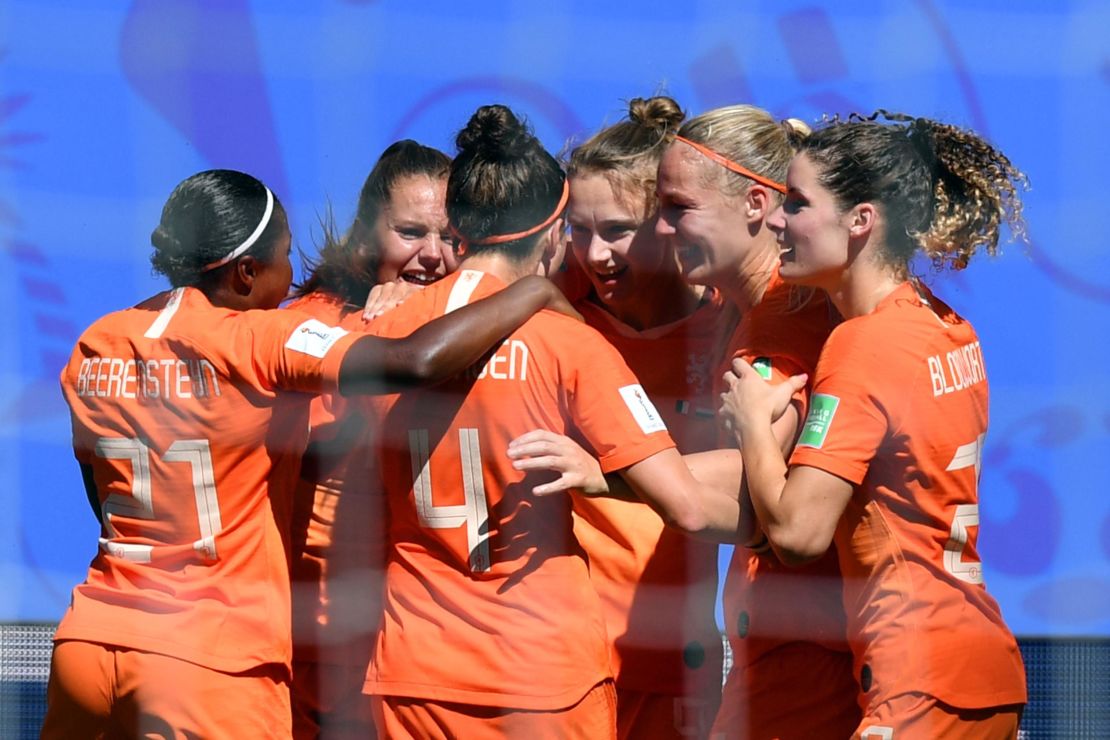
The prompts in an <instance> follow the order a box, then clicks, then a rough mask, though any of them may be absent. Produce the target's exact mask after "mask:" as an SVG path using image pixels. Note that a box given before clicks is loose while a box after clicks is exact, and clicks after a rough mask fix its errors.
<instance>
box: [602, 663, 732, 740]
mask: <svg viewBox="0 0 1110 740" xmlns="http://www.w3.org/2000/svg"><path fill="white" fill-rule="evenodd" d="M718 678H719V677H718ZM719 700H720V696H719V695H718V696H697V697H695V696H689V695H687V696H675V695H673V694H653V693H649V692H645V691H627V690H621V689H617V738H618V739H619V740H685V739H687V738H705V737H708V736H709V729H710V727H712V726H713V717H714V716H715V715H716V714H717V705H718V702H719Z"/></svg>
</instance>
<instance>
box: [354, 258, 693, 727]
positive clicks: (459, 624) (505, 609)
mask: <svg viewBox="0 0 1110 740" xmlns="http://www.w3.org/2000/svg"><path fill="white" fill-rule="evenodd" d="M502 287H503V283H502V282H501V281H499V280H498V279H496V278H495V277H493V276H490V275H485V274H484V273H481V272H477V271H474V270H462V271H460V272H458V273H455V274H454V275H450V276H448V277H447V278H445V279H444V280H441V281H440V282H438V283H435V284H434V285H431V286H429V287H427V288H425V289H424V291H423V292H421V293H420V294H419V295H415V296H412V297H411V298H409V299H408V300H407V301H406V302H405V303H404V304H402V305H401V306H399V307H398V308H396V309H395V310H393V311H392V312H390V313H388V314H386V315H385V316H383V317H382V318H381V319H379V322H380V323H379V324H378V325H377V326H378V328H379V330H380V331H382V332H383V334H384V335H386V336H397V335H401V334H407V333H408V332H410V331H412V330H413V329H414V328H416V327H418V326H420V325H422V324H424V323H426V322H428V321H430V320H431V319H433V318H435V317H437V316H441V315H443V314H444V313H446V312H449V311H451V310H453V309H454V308H456V307H458V306H461V305H465V304H466V303H469V302H470V301H472V300H477V299H479V298H482V297H484V296H487V295H490V294H492V293H494V292H496V291H498V290H499V289H501V288H502ZM380 429H381V435H382V437H383V452H382V456H381V458H382V459H381V470H382V480H383V483H384V486H385V490H386V495H387V497H388V499H389V513H390V557H389V562H388V565H387V570H386V592H385V614H384V617H383V621H382V629H381V633H380V635H379V638H378V642H377V646H376V650H375V655H374V659H373V661H372V662H371V665H370V670H369V671H368V675H367V682H366V686H365V691H366V692H367V693H370V694H378V695H389V696H409V697H416V698H424V699H431V700H435V701H442V702H459V703H464V704H479V705H491V706H502V707H513V708H517V709H537V710H551V709H560V708H564V707H568V706H571V705H573V704H575V703H576V702H577V701H578V700H579V699H581V698H582V697H583V696H584V695H585V694H586V693H587V692H588V691H590V689H591V688H592V687H594V686H596V685H597V684H598V683H599V682H601V681H603V680H605V679H606V678H607V677H609V676H610V675H611V672H610V667H609V656H608V648H607V641H606V636H605V625H604V620H603V617H602V613H601V605H600V602H599V600H598V597H597V594H596V593H595V592H594V590H593V586H592V585H591V583H590V579H589V574H588V572H587V564H586V559H585V556H584V553H583V551H582V548H581V546H580V545H579V544H578V541H577V540H576V539H575V538H574V535H573V532H572V521H571V500H570V497H569V496H564V495H556V496H546V497H535V496H533V495H532V493H531V489H532V487H533V486H535V485H537V484H538V483H539V482H540V481H541V480H542V479H543V478H544V476H541V475H528V476H525V475H524V474H523V473H520V472H519V471H517V470H515V469H514V468H513V467H512V463H511V460H510V459H509V457H508V455H507V454H506V450H507V449H508V446H509V442H510V441H511V440H513V439H515V438H516V437H518V436H520V435H521V434H524V433H525V432H528V431H531V430H533V429H549V430H552V431H555V432H559V433H564V434H573V435H575V436H576V437H577V438H580V439H583V440H584V441H585V443H586V445H587V448H588V449H590V450H591V451H592V452H593V453H594V454H595V456H596V457H597V458H598V459H599V460H600V461H601V465H602V468H603V469H604V470H606V471H614V470H619V469H622V468H625V467H628V466H629V465H633V464H635V463H637V462H640V461H641V460H644V459H646V458H648V457H650V456H651V455H654V454H656V453H658V452H660V451H662V450H665V449H668V448H670V447H673V446H674V443H673V442H672V441H671V438H670V436H669V435H668V434H667V432H666V428H665V425H664V424H663V421H662V419H661V418H660V416H659V414H658V412H656V411H655V409H654V408H653V407H652V405H651V402H650V401H649V400H648V398H647V396H646V394H645V393H644V392H643V389H642V388H640V386H639V384H638V382H637V380H636V378H635V376H634V375H633V374H632V372H631V371H630V370H629V369H628V367H627V365H625V363H624V361H623V360H621V357H620V355H619V354H618V353H617V351H616V350H615V349H613V348H612V347H611V346H610V345H609V344H608V343H607V342H605V340H604V339H603V338H602V337H601V336H600V335H599V334H598V333H597V332H596V331H595V330H593V329H591V328H589V327H588V326H586V325H585V324H582V323H580V322H577V321H574V320H573V319H570V318H568V317H566V316H563V315H560V314H555V313H552V312H547V311H545V312H541V313H539V314H537V315H536V316H534V317H533V318H532V319H530V320H529V321H528V322H527V323H526V324H525V325H524V326H523V327H522V328H521V329H519V330H518V331H516V332H514V333H513V334H512V335H510V337H509V338H508V339H506V340H505V342H504V343H503V344H502V345H501V346H500V347H499V348H497V350H496V351H494V352H493V353H492V354H491V355H490V357H489V359H488V361H487V362H486V363H485V365H484V366H477V365H476V366H475V367H474V368H473V370H472V372H470V373H467V374H465V375H464V376H461V377H459V378H457V379H455V380H453V381H451V382H449V383H446V384H444V385H441V386H439V387H437V388H435V389H431V390H427V391H415V392H411V393H407V394H404V395H402V396H400V397H399V398H398V399H397V400H396V401H395V402H394V403H392V404H391V405H388V406H387V409H386V411H385V417H384V419H383V420H382V422H381V427H380Z"/></svg>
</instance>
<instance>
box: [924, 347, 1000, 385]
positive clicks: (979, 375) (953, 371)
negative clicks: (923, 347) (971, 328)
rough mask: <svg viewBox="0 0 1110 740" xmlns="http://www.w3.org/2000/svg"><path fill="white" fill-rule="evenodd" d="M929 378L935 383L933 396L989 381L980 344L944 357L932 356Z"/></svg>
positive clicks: (958, 349)
mask: <svg viewBox="0 0 1110 740" xmlns="http://www.w3.org/2000/svg"><path fill="white" fill-rule="evenodd" d="M929 377H930V378H931V379H932V381H933V396H943V395H945V394H946V393H952V392H953V391H962V390H964V389H965V388H970V387H971V386H973V385H975V384H976V383H982V382H983V381H984V380H986V379H987V372H986V365H985V364H984V363H983V351H982V349H981V348H980V347H979V342H971V343H970V344H965V345H964V346H962V347H957V348H956V349H954V350H952V351H951V352H947V353H945V354H943V355H930V357H929Z"/></svg>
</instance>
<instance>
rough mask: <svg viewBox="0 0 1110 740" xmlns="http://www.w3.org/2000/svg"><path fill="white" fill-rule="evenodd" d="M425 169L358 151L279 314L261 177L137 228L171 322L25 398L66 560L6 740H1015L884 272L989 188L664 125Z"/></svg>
mask: <svg viewBox="0 0 1110 740" xmlns="http://www.w3.org/2000/svg"><path fill="white" fill-rule="evenodd" d="M455 144H456V152H455V154H454V157H453V158H452V157H449V156H447V155H446V154H444V153H443V152H440V151H438V150H436V149H433V148H430V147H427V146H424V145H421V144H418V143H416V142H414V141H409V140H405V141H400V142H397V143H394V144H392V145H391V146H389V147H388V148H387V149H386V150H385V151H384V152H383V153H382V154H381V156H380V158H379V159H378V162H377V163H376V164H375V165H374V167H373V169H372V171H371V172H370V174H369V176H368V177H367V179H366V182H365V184H364V185H363V188H362V191H361V193H360V196H359V199H358V205H357V209H356V214H355V217H354V220H353V223H351V224H350V226H349V227H347V228H346V230H343V231H340V230H338V229H337V228H336V227H335V224H334V222H333V221H332V220H331V219H330V218H325V219H324V225H325V228H324V237H323V244H322V245H321V247H320V249H319V250H318V252H317V254H315V255H313V256H310V257H308V258H307V259H306V261H305V277H304V280H303V282H301V283H299V284H296V285H292V281H293V270H292V266H291V264H290V254H291V235H290V227H289V224H288V221H287V218H286V213H285V210H284V208H283V207H282V204H281V201H280V199H279V197H278V194H276V193H274V192H272V191H271V190H270V189H269V188H268V187H267V186H266V185H265V184H263V183H262V182H260V181H259V180H257V179H256V178H254V177H252V176H250V175H247V174H244V173H241V172H236V171H232V170H208V171H205V172H201V173H198V174H195V175H193V176H191V177H189V178H187V179H185V180H184V181H183V182H181V183H180V184H178V185H177V187H176V188H175V189H174V190H173V192H172V193H171V194H170V196H169V198H168V200H167V201H166V204H165V206H164V208H163V210H162V214H161V218H160V222H159V223H158V226H157V228H156V229H155V230H154V232H153V233H152V235H151V242H152V244H153V247H154V252H153V254H152V256H151V263H152V265H153V268H154V270H155V271H156V272H158V273H160V274H161V275H163V276H165V277H166V279H167V280H168V282H169V284H170V289H169V290H167V291H165V292H162V293H159V294H158V295H155V296H153V297H151V298H149V299H146V300H145V301H143V302H141V303H139V304H137V305H135V306H133V307H131V308H127V309H124V310H121V311H117V312H114V313H111V314H108V315H107V316H105V317H103V318H101V319H99V320H97V321H96V322H95V323H94V324H93V325H92V326H91V327H89V328H88V329H87V330H86V331H85V332H84V333H83V334H82V335H81V337H80V339H79V340H78V342H77V345H76V347H75V348H74V351H73V354H72V356H71V359H70V361H69V363H68V365H67V366H66V368H65V369H64V370H63V371H62V376H61V385H62V392H63V394H64V396H65V398H66V401H67V403H68V404H69V407H70V409H71V412H72V420H73V447H74V454H75V456H76V458H77V461H78V464H79V467H80V470H81V475H82V478H83V480H84V484H85V493H86V495H87V497H88V500H89V503H90V505H91V507H92V509H93V512H94V513H95V515H96V517H97V518H98V519H99V521H100V526H101V533H100V538H99V546H98V549H97V552H96V555H95V557H94V558H93V560H92V563H91V565H90V567H89V572H88V576H87V578H86V580H85V581H84V582H83V583H81V584H79V585H78V586H76V588H75V589H74V591H73V597H72V600H71V603H70V606H69V609H68V610H67V612H66V614H65V616H64V618H63V619H62V621H61V623H60V625H59V627H58V630H57V633H56V635H55V646H54V654H53V659H52V663H51V676H50V681H49V685H48V697H47V699H48V709H47V716H46V720H45V723H44V726H43V730H42V736H43V737H44V738H82V737H88V738H115V737H167V738H169V737H173V738H178V737H181V738H184V737H199V738H221V737H227V738H248V737H249V738H256V737H257V738H263V737H265V738H269V737H273V738H290V737H293V738H298V740H300V739H302V738H306V739H307V738H368V737H381V738H467V739H469V738H504V737H512V738H621V740H625V739H628V740H637V739H639V738H644V739H649V740H655V739H656V738H658V739H664V738H730V739H732V738H734V739H736V740H747V739H753V740H754V739H768V740H769V739H771V738H779V739H780V740H788V739H791V738H859V739H860V740H892V739H893V740H905V739H908V738H976V739H979V738H1015V737H1017V733H1018V725H1019V723H1020V719H1021V713H1022V708H1023V707H1024V704H1025V702H1026V688H1025V674H1024V668H1023V665H1022V661H1021V655H1020V653H1019V651H1018V647H1017V643H1016V641H1015V639H1014V637H1013V635H1012V634H1011V633H1010V631H1009V630H1008V628H1007V627H1006V625H1005V623H1004V621H1003V619H1002V615H1001V612H1000V610H999V607H998V605H997V603H996V602H995V601H994V600H993V599H992V598H991V596H990V595H989V594H988V593H987V591H986V589H985V586H984V582H983V574H982V566H981V564H980V558H979V554H978V550H977V547H976V541H977V539H978V529H979V513H978V478H979V470H980V462H981V459H982V450H983V445H984V442H985V436H986V432H987V422H988V382H987V373H986V369H985V366H984V363H983V355H982V351H981V348H980V345H979V340H978V337H977V335H976V333H975V330H974V329H973V328H972V326H971V324H970V323H968V321H967V320H966V319H964V318H963V317H961V316H960V315H958V314H957V313H956V312H955V311H953V310H952V309H951V308H950V307H949V306H948V305H946V304H945V303H944V302H943V301H942V300H941V299H940V298H938V297H937V296H935V295H934V294H933V293H932V291H931V290H930V288H929V287H928V286H927V285H926V284H925V281H924V280H922V279H921V277H919V273H923V272H926V271H927V270H928V265H929V263H932V265H933V266H935V267H936V268H937V269H944V268H947V269H956V270H958V269H962V268H963V267H965V266H966V265H967V264H968V260H969V259H970V258H971V257H972V256H973V255H975V254H976V253H977V252H980V251H985V252H987V253H988V254H994V253H995V252H996V250H997V248H998V245H999V243H1000V240H1001V238H1002V236H1003V234H1002V227H1003V224H1004V223H1005V225H1006V226H1007V227H1008V229H1009V231H1010V235H1011V236H1015V237H1019V238H1020V237H1021V236H1022V235H1023V225H1022V204H1021V200H1020V191H1021V189H1022V188H1023V187H1024V185H1025V178H1024V175H1023V174H1022V173H1021V172H1020V171H1019V170H1018V169H1017V168H1016V167H1015V166H1014V165H1013V164H1011V163H1010V161H1009V160H1008V159H1007V158H1006V156H1005V155H1004V154H1003V153H1002V152H1000V151H999V150H997V149H996V148H994V147H993V146H992V145H991V144H989V143H988V142H986V141H985V140H983V139H982V138H981V137H980V136H978V135H977V134H975V133H974V132H971V131H967V130H964V129H961V128H958V127H955V126H952V125H948V124H944V123H940V122H937V121H934V120H930V119H926V118H915V117H911V116H906V115H902V114H898V113H890V112H887V111H883V110H880V111H878V112H876V113H875V114H873V115H870V116H860V115H856V114H852V115H850V116H847V117H845V118H840V117H833V118H831V119H826V120H825V121H823V122H821V123H820V124H816V125H815V126H813V127H812V128H811V127H810V126H809V125H807V124H805V123H803V122H802V121H799V120H797V119H786V120H778V119H776V118H775V117H774V116H772V115H771V114H770V113H768V112H767V111H764V110H762V109H760V108H757V107H754V106H751V105H734V106H728V107H723V108H718V109H715V110H711V111H707V112H704V113H702V114H700V115H697V116H694V117H689V118H688V117H687V116H686V114H685V113H684V111H683V110H682V109H681V107H680V106H679V104H678V103H677V102H676V101H674V100H673V99H671V98H669V97H666V96H656V97H652V98H648V99H642V98H636V99H634V100H632V101H631V102H630V103H629V106H628V113H627V116H625V117H624V118H622V120H620V121H619V122H617V123H616V124H613V125H611V126H608V127H606V128H603V129H602V130H600V131H598V132H597V133H595V134H594V135H593V136H591V137H589V138H588V139H586V140H585V141H582V142H579V143H577V145H575V146H573V147H571V148H570V149H569V152H568V154H567V155H566V157H565V158H563V160H562V161H560V160H559V159H557V158H556V157H555V156H553V155H552V154H551V153H550V152H548V151H547V150H546V149H545V148H544V147H543V145H542V144H541V143H540V141H539V140H538V139H537V138H536V137H535V135H534V134H533V133H532V131H531V130H530V129H529V127H528V125H527V123H526V122H525V121H524V120H523V119H522V118H521V117H518V115H517V114H516V113H514V112H513V111H512V110H510V109H509V108H507V107H505V106H503V105H486V106H482V107H480V108H479V109H478V110H477V111H475V112H474V114H473V115H472V116H471V118H470V120H469V121H468V122H467V123H466V125H465V127H463V128H462V130H461V131H459V132H458V134H457V137H456V140H455ZM287 299H291V300H288V301H287ZM283 304H284V305H283ZM154 388H156V390H152V389H154ZM719 543H726V544H732V545H735V550H734V552H733V555H732V559H731V563H730V565H729V568H728V573H727V577H726V580H725V583H724V591H723V601H724V615H725V633H726V637H727V645H728V648H729V652H730V653H731V665H730V667H729V670H728V673H727V675H726V676H725V680H724V682H723V686H722V680H721V675H722V664H723V660H724V656H723V654H722V653H723V652H724V650H723V647H724V646H723V645H722V640H721V636H720V634H719V632H718V628H717V624H716V621H715V616H714V609H715V603H716V599H717V590H718V588H717V585H718V584H717V551H718V544H719Z"/></svg>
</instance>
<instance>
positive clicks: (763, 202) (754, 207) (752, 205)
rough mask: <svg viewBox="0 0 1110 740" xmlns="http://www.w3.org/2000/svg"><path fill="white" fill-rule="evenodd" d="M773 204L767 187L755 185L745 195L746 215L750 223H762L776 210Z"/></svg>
mask: <svg viewBox="0 0 1110 740" xmlns="http://www.w3.org/2000/svg"><path fill="white" fill-rule="evenodd" d="M773 203H774V200H773V199H772V198H771V193H770V192H768V190H767V188H766V187H764V186H763V185H760V184H758V183H756V184H753V185H752V186H751V187H749V188H748V192H747V193H746V194H745V195H744V206H743V207H744V215H745V216H746V217H747V219H748V221H749V222H754V221H762V220H763V219H765V218H767V216H768V215H770V213H771V211H773V210H774V205H773Z"/></svg>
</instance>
